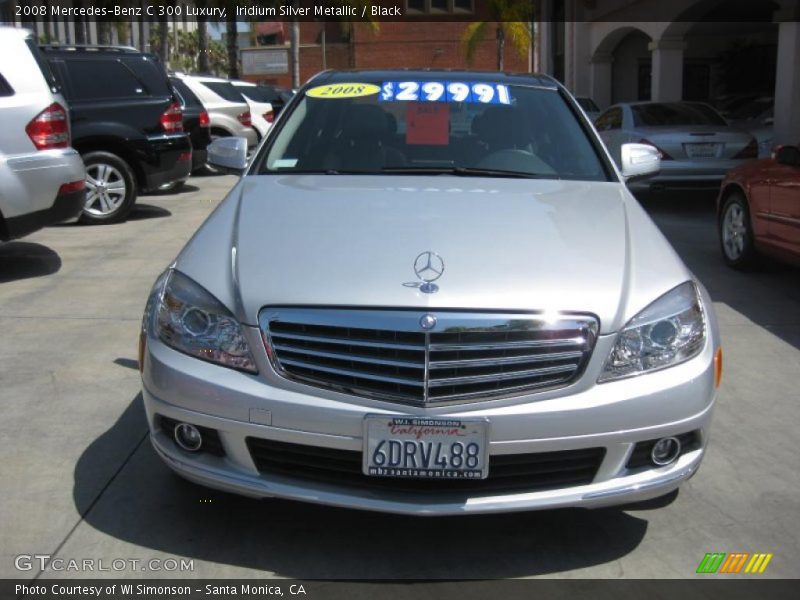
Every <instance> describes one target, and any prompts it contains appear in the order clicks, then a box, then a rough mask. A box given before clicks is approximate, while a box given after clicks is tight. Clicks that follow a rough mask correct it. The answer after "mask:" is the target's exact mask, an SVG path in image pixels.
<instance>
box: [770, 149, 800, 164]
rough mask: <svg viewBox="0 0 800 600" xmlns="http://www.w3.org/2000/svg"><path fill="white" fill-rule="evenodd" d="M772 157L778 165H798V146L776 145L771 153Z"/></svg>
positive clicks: (799, 153) (799, 162)
mask: <svg viewBox="0 0 800 600" xmlns="http://www.w3.org/2000/svg"><path fill="white" fill-rule="evenodd" d="M772 158H773V159H774V160H775V162H777V163H778V164H779V165H787V166H790V167H800V148H798V147H797V146H778V147H777V148H775V152H773V153H772Z"/></svg>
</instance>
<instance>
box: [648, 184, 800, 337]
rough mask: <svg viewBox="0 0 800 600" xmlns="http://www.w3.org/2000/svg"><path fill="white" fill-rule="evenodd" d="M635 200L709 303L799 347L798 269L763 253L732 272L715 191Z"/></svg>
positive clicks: (670, 194) (663, 193)
mask: <svg viewBox="0 0 800 600" xmlns="http://www.w3.org/2000/svg"><path fill="white" fill-rule="evenodd" d="M639 201H640V202H641V204H642V206H644V208H645V210H647V212H648V213H649V214H650V216H651V218H652V219H653V220H654V221H655V222H656V224H657V225H658V226H659V228H660V229H661V231H662V233H663V234H664V235H665V236H666V237H667V239H668V240H669V241H670V243H671V244H672V246H673V247H674V248H675V250H676V251H677V252H678V254H680V256H681V258H682V259H683V261H684V262H685V263H686V265H687V266H688V267H689V268H690V269H691V270H692V271H693V272H694V274H695V275H696V276H697V277H698V279H700V281H702V282H703V285H705V286H706V288H707V289H708V292H709V293H710V294H711V298H712V299H713V300H714V302H719V303H723V304H726V305H728V306H729V307H730V308H732V309H733V310H735V311H736V312H738V313H740V314H741V315H743V316H744V317H746V318H747V319H749V320H750V321H752V322H753V323H755V324H757V325H760V326H761V327H763V328H765V329H767V330H768V331H769V332H770V333H772V334H774V335H776V336H778V337H779V338H781V339H782V340H784V341H785V342H787V343H789V344H791V345H793V346H794V347H795V348H800V269H798V268H797V267H794V266H790V265H786V264H782V263H780V262H777V261H774V260H771V259H768V258H765V259H764V260H762V261H761V264H760V266H759V268H758V269H756V270H753V271H745V272H743V271H736V270H734V269H731V268H729V267H728V266H727V265H726V264H725V263H724V261H723V260H722V252H721V250H720V247H719V238H718V234H717V220H716V203H715V201H716V192H703V193H700V192H669V191H665V192H661V193H658V194H652V195H648V196H640V197H639Z"/></svg>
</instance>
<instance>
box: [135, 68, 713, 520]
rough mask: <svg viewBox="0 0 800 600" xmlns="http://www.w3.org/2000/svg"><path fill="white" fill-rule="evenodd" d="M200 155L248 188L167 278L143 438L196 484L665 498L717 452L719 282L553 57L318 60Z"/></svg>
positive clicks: (553, 502) (540, 503) (398, 509)
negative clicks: (673, 233) (412, 63)
mask: <svg viewBox="0 0 800 600" xmlns="http://www.w3.org/2000/svg"><path fill="white" fill-rule="evenodd" d="M246 153H247V144H246V142H245V141H244V140H238V139H235V138H227V139H222V140H218V141H216V142H214V143H213V144H212V145H211V146H210V147H209V161H210V162H211V163H212V164H214V165H215V167H217V168H219V169H221V170H227V171H229V172H237V173H241V174H242V177H241V179H240V180H239V182H238V183H237V184H236V185H235V186H234V188H233V189H232V190H231V192H230V193H229V195H228V197H227V198H226V199H225V200H224V201H223V202H222V203H221V204H220V205H219V207H218V208H217V209H216V210H215V211H214V212H213V214H212V215H211V216H210V217H209V218H208V220H207V221H206V222H205V223H204V224H203V225H202V226H201V227H200V229H199V230H198V231H197V233H196V234H195V235H194V237H193V238H192V239H191V241H190V242H189V243H188V244H187V245H186V247H185V248H184V249H183V250H182V251H181V253H180V254H179V255H178V257H177V258H176V259H175V261H174V262H173V263H172V264H171V265H170V266H169V268H168V269H167V270H166V271H165V272H164V273H163V275H161V277H159V279H158V281H157V282H156V283H155V286H154V288H153V290H152V293H151V295H150V297H149V300H148V302H147V306H146V310H145V314H144V320H143V326H142V333H141V340H140V365H141V368H142V380H143V397H144V403H145V407H146V411H147V418H148V422H149V426H150V431H151V439H152V442H153V445H154V447H155V449H156V451H157V452H158V454H159V455H160V456H161V458H162V459H163V460H164V462H165V463H166V464H167V465H169V466H170V467H171V468H172V469H174V470H175V471H176V472H177V473H179V474H180V475H182V476H184V477H186V478H187V479H190V480H192V481H195V482H197V483H200V484H203V485H206V486H210V487H213V488H218V489H221V490H226V491H230V492H235V493H239V494H244V495H248V496H253V497H280V498H290V499H295V500H301V501H306V502H315V503H320V504H328V505H335V506H343V507H351V508H359V509H368V510H378V511H388V512H395V513H408V514H415V515H445V514H467V513H483V512H494V511H519V510H529V509H543V508H553V507H563V506H585V507H597V506H606V505H612V504H621V503H629V502H632V501H638V500H645V499H649V498H653V497H658V496H661V495H664V494H667V493H669V492H671V491H672V490H674V489H675V488H677V487H678V486H679V485H680V484H681V483H682V482H683V481H685V480H686V479H688V478H689V477H691V476H692V475H693V474H694V473H695V471H696V470H697V468H698V466H699V465H700V461H701V459H702V457H703V453H704V451H705V448H706V445H707V442H708V436H709V425H710V422H711V415H712V411H713V408H714V400H715V395H716V389H717V386H718V385H719V381H720V376H721V352H720V345H719V334H718V331H717V325H716V320H715V317H714V312H713V308H712V304H711V300H710V299H709V297H708V294H707V292H706V291H705V289H704V288H703V286H702V285H701V284H700V282H699V281H697V279H696V278H695V277H694V276H693V275H692V273H691V272H690V271H689V270H688V269H687V268H686V267H685V266H684V265H683V263H682V262H681V261H680V259H679V258H678V256H677V255H676V254H675V252H674V250H673V249H672V248H671V247H670V245H669V244H668V242H667V241H666V240H665V239H664V237H663V236H662V235H661V233H660V232H659V230H658V229H657V228H656V226H655V225H654V224H653V223H652V222H651V220H650V219H649V217H648V216H647V214H646V213H645V212H644V211H643V210H642V208H641V207H640V205H639V204H638V203H637V202H636V200H635V199H634V198H633V197H632V196H631V195H630V193H629V192H628V190H627V189H626V187H625V180H626V179H627V178H634V177H637V176H643V175H648V174H652V173H653V172H654V171H656V170H657V169H658V167H659V157H658V152H657V151H656V150H655V149H654V148H652V147H650V146H646V145H640V144H626V145H623V146H622V147H621V153H622V154H621V156H622V161H621V169H620V170H617V168H616V167H615V166H614V164H613V162H612V160H611V158H610V156H609V155H608V153H607V152H606V150H605V148H604V146H603V145H602V143H601V141H600V140H599V139H598V137H597V135H596V133H595V132H594V130H593V128H592V127H591V125H590V123H589V122H588V121H587V120H586V118H585V116H584V115H583V112H582V111H581V110H580V108H579V107H578V105H577V104H576V103H575V101H574V99H573V98H572V97H571V96H570V95H569V94H568V92H566V90H565V89H564V88H563V87H562V86H560V85H559V84H558V83H557V82H555V81H554V80H553V79H551V78H549V77H544V76H542V77H535V76H529V75H525V76H513V75H507V74H499V73H477V72H459V71H446V72H444V71H438V72H437V71H427V70H426V71H350V72H332V71H328V72H325V73H323V74H320V75H318V76H317V77H315V78H314V79H312V80H311V81H310V82H309V83H308V84H307V85H306V86H305V87H304V88H303V89H301V90H300V91H299V92H298V94H297V95H296V96H295V97H294V98H293V100H292V101H291V102H290V103H289V104H288V105H287V107H286V109H285V110H284V111H283V112H282V113H281V115H280V117H279V118H278V119H277V120H276V122H275V124H274V126H273V128H272V130H271V131H270V133H269V135H268V136H267V138H266V140H265V141H264V143H263V144H262V145H261V147H260V148H259V150H258V152H257V153H256V154H255V156H253V157H252V159H251V160H250V162H249V164H248V162H247V159H246Z"/></svg>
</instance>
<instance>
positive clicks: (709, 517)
mask: <svg viewBox="0 0 800 600" xmlns="http://www.w3.org/2000/svg"><path fill="white" fill-rule="evenodd" d="M234 181H235V180H234V178H232V177H195V178H192V179H191V180H190V181H189V184H188V185H187V186H186V188H185V190H184V191H183V192H181V193H180V194H177V195H163V196H145V197H142V198H140V199H139V204H138V206H137V208H136V209H134V212H133V213H132V215H131V218H130V219H129V220H128V221H127V222H126V223H122V224H118V225H110V226H78V225H70V224H68V225H62V226H57V227H50V228H47V229H45V230H42V231H40V232H38V233H36V234H33V235H31V236H29V237H27V238H24V239H23V240H20V241H17V242H13V243H8V244H3V245H0V328H1V329H0V330H1V331H2V336H0V390H2V392H0V397H1V400H0V401H1V402H2V411H3V419H2V421H0V434H1V435H0V445H1V446H2V456H3V457H4V458H5V460H4V461H3V462H2V464H0V479H2V481H3V491H4V494H3V502H2V505H1V506H2V508H0V511H1V512H0V522H1V524H0V532H1V533H0V537H2V539H3V544H2V558H0V575H2V577H25V578H33V577H37V576H42V577H64V576H68V577H92V576H115V577H116V576H136V577H142V576H144V577H165V576H170V577H171V576H191V577H202V578H217V577H239V576H244V577H250V576H256V575H257V576H260V577H268V576H275V577H297V578H349V579H373V578H413V579H429V578H449V579H453V578H505V577H529V576H548V577H600V578H604V577H635V578H650V577H668V578H673V577H674V578H683V577H692V576H694V574H695V570H696V569H697V566H698V564H699V563H700V561H701V559H702V558H703V556H704V554H705V553H706V552H727V553H730V552H767V553H773V554H774V557H773V559H772V561H771V563H770V565H769V568H768V569H767V570H766V572H765V574H764V575H762V577H797V576H798V575H799V574H800V572H799V571H798V565H799V564H800V523H799V522H798V519H797V515H798V514H800V472H798V470H797V464H798V459H797V440H798V436H797V433H796V430H797V424H798V423H800V403H799V402H798V397H800V395H799V394H798V391H797V376H798V374H800V277H798V275H800V272H798V270H797V269H796V268H792V267H785V266H779V265H768V266H767V267H766V268H765V269H764V270H762V271H759V272H754V273H739V272H735V271H732V270H729V269H727V268H726V267H725V266H724V265H723V263H722V259H721V257H720V253H719V248H718V243H717V238H716V230H715V224H714V208H713V194H712V195H709V194H693V195H687V194H684V193H680V194H678V193H662V194H660V195H657V196H654V197H650V198H645V199H643V203H644V204H645V206H646V207H647V209H648V211H649V212H650V214H651V215H652V216H653V218H654V219H655V220H656V222H657V223H658V225H659V226H660V227H661V229H662V231H663V232H664V233H665V234H666V236H667V237H668V238H669V240H670V241H671V242H672V244H673V245H674V247H675V248H676V249H677V251H678V252H679V254H680V255H681V257H682V258H683V260H684V261H685V262H686V263H687V264H688V265H689V267H690V268H691V269H692V270H693V271H694V272H695V273H696V274H697V276H698V277H699V278H700V280H701V281H703V283H704V284H705V285H706V287H707V288H708V289H709V291H710V293H711V296H712V298H713V299H714V301H715V305H716V309H717V314H718V316H719V320H720V326H721V332H722V341H723V349H724V356H725V372H724V376H723V385H722V388H721V391H720V394H719V397H718V403H717V408H716V416H715V421H714V423H713V427H712V439H711V443H710V447H709V450H708V454H707V456H706V458H705V461H704V462H703V466H702V468H701V469H700V472H699V474H698V475H697V476H696V477H695V478H693V479H692V480H691V481H689V482H688V483H687V484H685V485H684V486H683V487H682V488H681V490H680V492H679V493H678V494H672V495H671V496H669V497H667V498H665V499H662V500H659V501H655V502H650V503H648V504H645V505H640V506H633V507H626V508H625V509H602V510H596V511H587V510H578V509H564V510H558V511H553V512H530V513H518V514H507V515H496V516H480V517H448V518H439V519H435V520H433V519H424V518H409V517H399V516H393V515H384V514H377V513H362V512H355V511H347V510H341V509H332V508H325V507H320V506H314V505H306V504H299V503H290V502H285V501H277V500H264V501H255V500H249V499H244V498H239V497H236V496H230V495H226V494H221V493H217V492H213V491H209V490H205V489H203V488H200V487H197V486H194V485H192V484H189V483H186V482H183V481H182V480H180V479H178V478H177V477H176V476H174V475H173V474H172V473H171V472H170V471H169V470H168V469H167V468H166V467H165V466H164V465H162V463H161V462H160V461H159V459H158V458H157V457H156V455H155V453H154V451H153V450H152V448H151V447H150V444H149V441H148V439H147V425H146V423H145V418H144V412H143V408H142V402H141V397H140V395H139V389H140V380H139V372H138V370H137V358H136V344H137V335H138V331H139V326H140V319H141V312H142V309H143V306H144V302H145V298H146V295H147V293H148V291H149V289H150V286H151V284H152V283H153V281H154V279H155V277H156V276H157V275H158V273H159V272H160V271H161V270H163V268H164V267H165V266H166V265H167V264H168V263H169V262H170V260H171V259H172V258H173V257H174V256H175V254H176V253H177V252H178V250H179V249H180V248H181V246H182V245H183V244H184V243H185V242H186V240H187V239H188V238H189V236H190V235H191V234H192V232H193V231H194V230H195V229H196V228H197V226H198V225H199V224H200V223H201V222H202V221H203V219H204V218H205V217H206V216H207V215H208V214H209V212H210V211H211V210H213V208H214V207H215V206H216V205H217V203H218V202H219V201H220V199H221V198H222V197H223V196H224V194H225V192H226V191H227V190H228V189H229V188H230V186H231V185H233V183H234ZM332 226H335V224H332ZM33 554H47V555H52V556H54V557H59V558H63V559H66V560H69V559H76V560H83V559H94V560H99V559H103V560H104V561H107V562H108V563H110V562H111V561H112V560H114V559H124V560H126V561H127V560H130V559H138V560H141V561H148V560H150V559H153V558H158V559H168V558H176V559H180V558H186V559H192V560H193V570H192V571H188V570H187V571H184V572H165V571H149V572H144V573H143V572H141V568H142V567H141V566H138V567H136V568H129V567H126V569H124V570H122V571H106V572H97V571H93V572H86V571H54V570H52V569H48V570H46V571H45V572H44V573H40V572H39V569H38V566H37V567H35V568H32V569H31V570H29V571H19V570H17V568H15V557H17V556H18V555H33ZM733 577H736V576H733ZM740 577H741V576H740Z"/></svg>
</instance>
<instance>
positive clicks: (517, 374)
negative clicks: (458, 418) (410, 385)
mask: <svg viewBox="0 0 800 600" xmlns="http://www.w3.org/2000/svg"><path fill="white" fill-rule="evenodd" d="M577 368H578V367H577V366H576V365H563V366H560V367H545V368H542V369H529V370H526V371H509V372H508V373H489V374H486V375H470V376H467V377H442V378H431V379H430V380H429V381H428V387H432V388H436V387H444V386H446V385H462V384H470V383H482V382H484V381H508V380H510V379H524V378H526V377H538V376H541V375H554V374H557V373H570V372H572V371H574V370H575V369H577Z"/></svg>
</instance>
